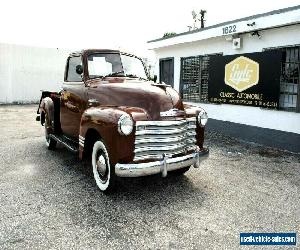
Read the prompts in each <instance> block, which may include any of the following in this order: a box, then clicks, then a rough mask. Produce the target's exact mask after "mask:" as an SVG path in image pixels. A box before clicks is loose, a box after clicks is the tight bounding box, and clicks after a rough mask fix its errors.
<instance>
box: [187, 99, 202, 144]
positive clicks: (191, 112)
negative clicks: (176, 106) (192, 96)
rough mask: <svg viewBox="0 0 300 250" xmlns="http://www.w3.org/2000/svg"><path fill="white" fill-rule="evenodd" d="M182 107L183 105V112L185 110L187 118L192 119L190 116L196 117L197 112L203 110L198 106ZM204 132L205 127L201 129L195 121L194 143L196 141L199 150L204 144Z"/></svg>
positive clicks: (188, 105)
mask: <svg viewBox="0 0 300 250" xmlns="http://www.w3.org/2000/svg"><path fill="white" fill-rule="evenodd" d="M183 105H184V110H185V113H186V115H187V117H192V116H196V117H197V116H198V114H199V112H200V111H201V110H203V109H202V108H200V107H198V106H194V105H190V104H187V103H184V104H183ZM204 130H205V127H201V126H200V125H199V123H198V121H197V128H196V141H197V145H198V146H199V147H200V148H203V144H204Z"/></svg>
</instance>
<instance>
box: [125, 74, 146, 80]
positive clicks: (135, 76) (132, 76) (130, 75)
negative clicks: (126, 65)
mask: <svg viewBox="0 0 300 250" xmlns="http://www.w3.org/2000/svg"><path fill="white" fill-rule="evenodd" d="M125 76H127V77H131V78H139V79H142V80H145V81H148V80H147V79H145V78H143V77H140V76H137V75H134V74H126V75H125Z"/></svg>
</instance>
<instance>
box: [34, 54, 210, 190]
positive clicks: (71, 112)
mask: <svg viewBox="0 0 300 250" xmlns="http://www.w3.org/2000/svg"><path fill="white" fill-rule="evenodd" d="M37 114H38V116H37V121H40V122H41V124H42V125H44V127H45V137H46V144H47V147H48V149H54V148H55V147H56V144H57V142H59V143H61V144H62V145H64V146H65V147H66V148H68V149H69V150H71V151H73V152H77V153H78V154H79V158H80V159H83V158H85V157H91V162H92V168H93V175H94V178H95V181H96V184H97V186H98V187H99V189H100V190H102V191H103V192H109V191H111V190H113V187H114V183H115V179H116V176H119V177H137V176H146V175H153V174H159V173H161V174H162V176H163V177H165V176H167V173H168V172H170V173H172V174H183V173H184V172H186V171H187V170H189V168H190V166H194V167H196V168H197V167H199V165H200V162H201V161H202V160H203V159H206V157H207V156H208V154H209V150H208V149H207V148H204V147H203V141H204V126H205V124H206V122H207V119H208V117H207V114H206V112H205V111H204V110H203V109H202V108H199V107H194V106H191V105H185V104H183V102H182V100H181V98H180V96H179V94H178V93H177V92H176V91H175V90H174V89H173V88H172V87H171V86H169V85H166V84H165V83H156V80H154V81H150V78H149V75H148V72H147V70H146V68H145V65H144V63H143V61H142V60H141V59H140V58H138V57H136V56H134V55H131V54H127V53H122V52H120V51H115V50H102V49H101V50H94V49H93V50H91V49H90V50H83V51H80V52H75V53H72V54H70V56H69V57H68V59H67V63H66V67H65V76H64V83H63V85H62V89H61V91H60V92H49V91H43V92H42V96H41V100H40V104H39V108H38V111H37Z"/></svg>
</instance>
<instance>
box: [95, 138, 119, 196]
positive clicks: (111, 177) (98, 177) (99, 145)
mask: <svg viewBox="0 0 300 250" xmlns="http://www.w3.org/2000/svg"><path fill="white" fill-rule="evenodd" d="M92 166H93V175H94V179H95V181H96V184H97V186H98V188H99V189H100V190H101V191H102V192H103V193H106V194H107V193H111V192H112V191H113V190H114V186H115V169H114V167H113V166H112V165H111V164H110V161H109V155H108V152H107V149H106V147H105V145H104V143H103V142H102V141H96V142H95V144H94V146H93V152H92Z"/></svg>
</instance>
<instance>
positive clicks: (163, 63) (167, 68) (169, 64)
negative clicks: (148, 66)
mask: <svg viewBox="0 0 300 250" xmlns="http://www.w3.org/2000/svg"><path fill="white" fill-rule="evenodd" d="M159 80H160V82H164V83H166V84H170V85H171V86H172V87H174V58H173V57H170V58H163V59H160V60H159Z"/></svg>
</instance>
